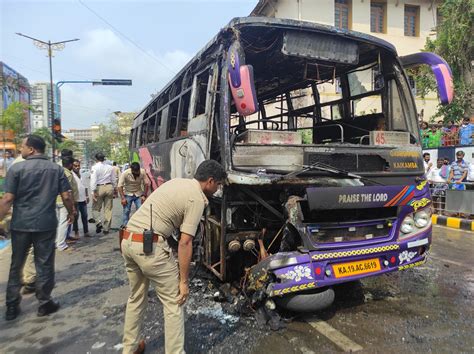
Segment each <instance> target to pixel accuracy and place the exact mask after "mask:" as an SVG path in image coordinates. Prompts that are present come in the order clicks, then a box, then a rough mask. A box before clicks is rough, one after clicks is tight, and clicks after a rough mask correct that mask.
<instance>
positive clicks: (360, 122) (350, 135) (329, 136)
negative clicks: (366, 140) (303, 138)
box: [313, 113, 384, 144]
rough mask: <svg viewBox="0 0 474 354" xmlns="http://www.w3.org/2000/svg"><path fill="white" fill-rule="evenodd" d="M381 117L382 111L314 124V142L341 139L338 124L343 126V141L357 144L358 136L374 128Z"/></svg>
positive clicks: (319, 142) (320, 142)
mask: <svg viewBox="0 0 474 354" xmlns="http://www.w3.org/2000/svg"><path fill="white" fill-rule="evenodd" d="M383 118H384V115H383V113H375V114H368V115H364V116H360V117H356V118H354V119H349V120H342V119H341V120H328V121H325V122H322V123H318V124H316V125H315V127H314V128H315V129H314V132H313V139H314V142H315V144H323V143H324V142H328V141H330V142H337V141H341V129H340V127H338V126H337V125H336V124H340V125H342V127H343V128H344V142H351V143H354V144H358V143H359V141H360V138H361V137H362V136H364V135H368V134H369V132H370V131H372V130H375V128H376V127H377V122H378V121H379V120H380V119H383Z"/></svg>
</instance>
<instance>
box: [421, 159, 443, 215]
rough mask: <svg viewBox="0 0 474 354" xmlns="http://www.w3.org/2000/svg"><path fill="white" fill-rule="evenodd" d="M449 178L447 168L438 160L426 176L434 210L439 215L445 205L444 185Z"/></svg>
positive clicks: (441, 160)
mask: <svg viewBox="0 0 474 354" xmlns="http://www.w3.org/2000/svg"><path fill="white" fill-rule="evenodd" d="M448 176H449V166H448V165H445V164H444V160H443V159H442V158H439V159H438V160H437V164H436V167H433V168H432V169H431V171H430V173H429V174H428V175H427V176H426V178H427V179H428V182H429V183H430V185H431V195H432V196H433V204H434V209H435V211H436V212H437V213H441V212H442V211H443V210H444V209H445V205H446V189H448V184H447V183H446V181H447V177H448Z"/></svg>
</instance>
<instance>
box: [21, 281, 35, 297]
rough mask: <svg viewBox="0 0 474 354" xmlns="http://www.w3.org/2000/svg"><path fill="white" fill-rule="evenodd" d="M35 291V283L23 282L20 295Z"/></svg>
mask: <svg viewBox="0 0 474 354" xmlns="http://www.w3.org/2000/svg"><path fill="white" fill-rule="evenodd" d="M35 292H36V286H35V283H31V284H25V285H23V289H21V294H22V295H28V294H34V293H35Z"/></svg>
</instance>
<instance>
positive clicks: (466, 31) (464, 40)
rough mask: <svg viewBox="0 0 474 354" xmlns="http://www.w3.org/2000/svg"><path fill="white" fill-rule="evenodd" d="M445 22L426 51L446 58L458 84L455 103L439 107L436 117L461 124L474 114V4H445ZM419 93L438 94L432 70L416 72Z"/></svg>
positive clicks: (473, 0) (471, 0) (454, 0)
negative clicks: (464, 117) (473, 38)
mask: <svg viewBox="0 0 474 354" xmlns="http://www.w3.org/2000/svg"><path fill="white" fill-rule="evenodd" d="M439 11H440V13H441V17H442V19H443V20H442V22H441V23H440V24H438V27H437V38H436V39H434V40H431V39H429V38H428V39H427V41H426V45H425V48H424V51H428V52H435V53H437V54H439V55H440V56H442V57H443V58H444V59H445V60H446V61H447V62H448V64H449V66H450V67H451V70H452V73H453V80H454V90H455V93H454V100H453V102H452V103H451V104H450V105H448V106H441V105H439V106H438V110H437V112H436V114H435V117H434V118H436V117H441V118H443V119H444V121H445V122H447V121H450V120H454V121H459V120H460V119H461V118H462V117H463V116H470V115H472V113H473V108H474V107H473V106H472V104H473V102H472V96H473V93H474V87H473V84H472V71H471V70H472V69H471V60H472V58H473V57H474V41H473V40H472V33H474V27H473V22H474V21H473V20H474V0H445V1H444V2H443V4H442V5H441V6H440V8H439ZM409 74H411V75H414V77H415V80H416V85H417V92H418V93H419V94H420V95H421V97H425V96H426V95H427V94H428V93H429V92H432V91H435V90H436V82H435V80H434V77H433V75H432V73H431V71H430V69H429V68H428V67H420V68H417V69H412V70H410V71H409Z"/></svg>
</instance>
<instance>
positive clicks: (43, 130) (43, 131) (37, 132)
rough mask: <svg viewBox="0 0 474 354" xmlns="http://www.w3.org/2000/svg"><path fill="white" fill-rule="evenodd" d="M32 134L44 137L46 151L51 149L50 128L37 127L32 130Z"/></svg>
mask: <svg viewBox="0 0 474 354" xmlns="http://www.w3.org/2000/svg"><path fill="white" fill-rule="evenodd" d="M33 134H34V135H38V136H40V137H42V138H43V139H44V141H45V142H46V151H48V150H49V149H51V143H52V141H53V139H52V135H51V130H50V129H49V128H48V127H42V128H38V129H36V130H35V131H34V132H33Z"/></svg>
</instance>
